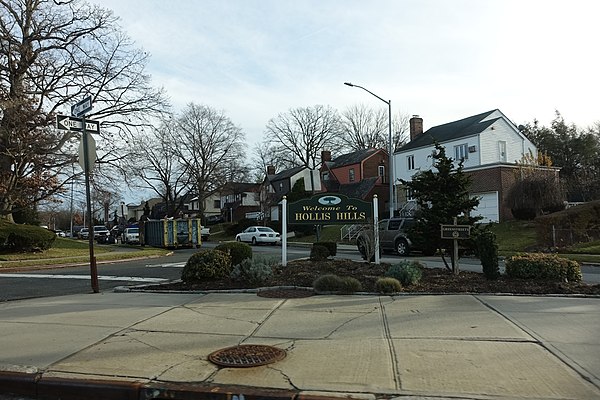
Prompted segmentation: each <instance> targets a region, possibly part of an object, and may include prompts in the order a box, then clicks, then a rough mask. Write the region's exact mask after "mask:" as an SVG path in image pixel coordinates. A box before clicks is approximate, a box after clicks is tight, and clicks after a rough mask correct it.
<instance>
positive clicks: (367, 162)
mask: <svg viewBox="0 0 600 400" xmlns="http://www.w3.org/2000/svg"><path fill="white" fill-rule="evenodd" d="M321 159H322V164H321V170H320V173H321V179H322V181H323V187H324V190H325V191H328V192H336V193H341V194H344V195H346V196H348V197H354V198H359V199H361V200H365V201H371V200H372V199H373V196H374V195H377V197H378V198H379V205H380V207H379V210H380V214H382V215H383V212H384V211H385V210H387V209H388V202H389V173H388V171H389V170H388V168H389V166H388V159H389V156H388V152H387V151H385V150H382V149H363V150H358V151H355V152H352V153H347V154H342V155H340V156H338V157H336V158H335V159H333V160H332V159H331V152H329V151H323V152H321Z"/></svg>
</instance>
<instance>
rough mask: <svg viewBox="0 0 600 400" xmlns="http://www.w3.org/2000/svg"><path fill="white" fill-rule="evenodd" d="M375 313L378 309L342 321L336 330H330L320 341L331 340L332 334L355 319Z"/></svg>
mask: <svg viewBox="0 0 600 400" xmlns="http://www.w3.org/2000/svg"><path fill="white" fill-rule="evenodd" d="M377 311H379V307H374V308H373V309H372V310H370V311H365V312H363V313H362V314H360V315H357V316H355V317H353V318H350V319H348V320H346V321H344V322H343V323H341V324H340V325H339V326H338V327H337V328H335V329H334V330H332V331H331V332H329V333H328V334H327V335H325V336H324V337H323V338H322V339H329V338H331V336H333V334H335V333H337V332H338V331H339V330H340V329H342V328H343V327H344V326H346V325H348V324H349V323H351V322H354V321H356V320H357V319H359V318H362V317H365V316H367V315H369V314H373V313H374V312H377Z"/></svg>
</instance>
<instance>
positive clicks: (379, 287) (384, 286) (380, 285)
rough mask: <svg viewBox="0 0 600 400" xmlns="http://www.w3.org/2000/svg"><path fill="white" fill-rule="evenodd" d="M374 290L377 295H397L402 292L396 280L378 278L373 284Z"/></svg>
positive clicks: (400, 285)
mask: <svg viewBox="0 0 600 400" xmlns="http://www.w3.org/2000/svg"><path fill="white" fill-rule="evenodd" d="M375 290H376V291H377V292H378V293H398V292H399V291H401V290H402V284H401V283H400V281H399V280H398V279H396V278H379V279H377V281H376V282H375Z"/></svg>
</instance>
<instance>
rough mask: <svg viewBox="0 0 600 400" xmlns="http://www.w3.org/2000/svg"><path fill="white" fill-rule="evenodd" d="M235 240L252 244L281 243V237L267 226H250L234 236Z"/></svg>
mask: <svg viewBox="0 0 600 400" xmlns="http://www.w3.org/2000/svg"><path fill="white" fill-rule="evenodd" d="M235 240H237V241H238V242H248V243H252V244H260V243H269V244H272V245H276V244H277V243H279V242H280V241H281V235H280V234H279V233H278V232H275V231H274V230H273V229H271V228H269V227H268V226H251V227H249V228H246V229H244V231H242V232H241V233H238V234H237V235H235Z"/></svg>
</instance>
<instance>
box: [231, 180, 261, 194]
mask: <svg viewBox="0 0 600 400" xmlns="http://www.w3.org/2000/svg"><path fill="white" fill-rule="evenodd" d="M259 190H260V183H249V182H227V183H226V184H225V185H224V186H223V188H222V191H223V192H227V191H231V192H257V191H259Z"/></svg>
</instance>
